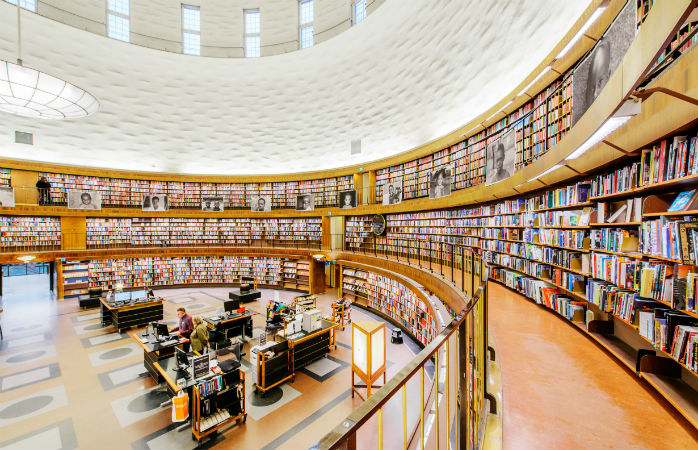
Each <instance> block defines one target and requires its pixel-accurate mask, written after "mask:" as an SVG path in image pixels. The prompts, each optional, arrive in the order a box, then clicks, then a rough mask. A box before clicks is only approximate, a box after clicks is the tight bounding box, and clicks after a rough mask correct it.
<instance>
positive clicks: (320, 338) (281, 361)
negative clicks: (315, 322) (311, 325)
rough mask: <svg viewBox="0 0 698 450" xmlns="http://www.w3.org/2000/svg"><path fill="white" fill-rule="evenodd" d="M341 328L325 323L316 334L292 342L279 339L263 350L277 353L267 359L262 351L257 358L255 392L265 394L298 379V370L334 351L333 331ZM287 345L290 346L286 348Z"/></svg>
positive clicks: (300, 334)
mask: <svg viewBox="0 0 698 450" xmlns="http://www.w3.org/2000/svg"><path fill="white" fill-rule="evenodd" d="M338 326H339V324H337V323H334V322H331V321H329V320H325V319H322V321H321V322H320V329H318V330H315V331H313V332H310V333H307V332H305V331H300V332H298V333H294V334H293V335H291V337H289V338H285V337H282V336H281V335H278V336H277V338H278V339H279V341H278V342H276V344H274V345H271V346H269V347H268V348H266V349H265V350H264V351H272V352H274V355H273V356H266V355H265V353H264V352H262V351H260V352H259V353H258V355H257V384H256V385H255V388H256V389H257V390H258V391H261V392H262V393H263V394H264V393H266V392H267V391H268V390H270V389H271V388H273V387H275V386H278V385H279V384H281V383H283V382H285V381H287V380H289V379H293V378H295V376H296V370H298V369H302V368H303V367H305V366H307V365H308V364H310V363H311V362H313V361H315V360H317V359H320V358H322V357H323V356H325V355H326V354H327V353H329V352H330V350H331V349H332V347H334V348H337V345H336V344H335V342H334V329H335V328H337V327H338ZM285 343H287V344H288V345H283V344H285Z"/></svg>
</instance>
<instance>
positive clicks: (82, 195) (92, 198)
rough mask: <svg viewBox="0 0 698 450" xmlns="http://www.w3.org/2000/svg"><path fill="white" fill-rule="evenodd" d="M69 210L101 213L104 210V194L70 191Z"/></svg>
mask: <svg viewBox="0 0 698 450" xmlns="http://www.w3.org/2000/svg"><path fill="white" fill-rule="evenodd" d="M68 209H85V210H92V211H99V210H100V209H102V194H101V193H100V192H98V191H68Z"/></svg>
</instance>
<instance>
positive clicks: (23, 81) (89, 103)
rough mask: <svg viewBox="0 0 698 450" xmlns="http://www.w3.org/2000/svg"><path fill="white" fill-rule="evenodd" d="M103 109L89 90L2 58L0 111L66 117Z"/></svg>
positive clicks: (0, 64)
mask: <svg viewBox="0 0 698 450" xmlns="http://www.w3.org/2000/svg"><path fill="white" fill-rule="evenodd" d="M98 109H99V102H98V101H97V99H96V98H94V97H93V96H92V95H91V94H90V93H89V92H86V91H84V90H82V89H80V88H79V87H77V86H74V85H72V84H70V83H68V82H66V81H63V80H61V79H59V78H56V77H53V76H51V75H47V74H45V73H43V72H39V71H37V70H34V69H30V68H28V67H24V66H20V65H18V64H13V63H11V62H6V61H2V60H0V111H6V112H9V113H12V114H17V115H19V116H25V117H38V118H41V119H52V120H63V119H78V118H80V117H86V116H89V115H90V114H92V113H94V112H96V111H97V110H98Z"/></svg>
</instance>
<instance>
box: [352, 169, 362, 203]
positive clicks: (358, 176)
mask: <svg viewBox="0 0 698 450" xmlns="http://www.w3.org/2000/svg"><path fill="white" fill-rule="evenodd" d="M354 189H356V205H357V206H358V205H363V204H364V174H363V173H355V174H354Z"/></svg>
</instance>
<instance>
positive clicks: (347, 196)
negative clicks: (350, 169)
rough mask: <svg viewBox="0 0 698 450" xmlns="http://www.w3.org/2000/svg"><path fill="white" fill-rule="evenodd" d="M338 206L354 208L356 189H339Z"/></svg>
mask: <svg viewBox="0 0 698 450" xmlns="http://www.w3.org/2000/svg"><path fill="white" fill-rule="evenodd" d="M339 207H340V208H342V209H351V208H356V189H347V190H346V191H339Z"/></svg>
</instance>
